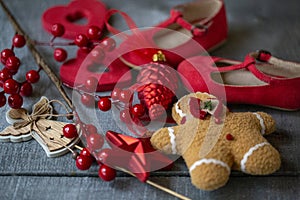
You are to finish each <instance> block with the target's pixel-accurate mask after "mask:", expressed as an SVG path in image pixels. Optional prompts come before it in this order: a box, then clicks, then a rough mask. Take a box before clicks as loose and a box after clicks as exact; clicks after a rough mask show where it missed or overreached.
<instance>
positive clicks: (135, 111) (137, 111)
mask: <svg viewBox="0 0 300 200" xmlns="http://www.w3.org/2000/svg"><path fill="white" fill-rule="evenodd" d="M130 111H131V114H132V115H133V116H134V117H138V118H139V117H142V116H143V115H144V114H145V108H144V106H142V105H141V104H135V105H134V106H133V107H132V108H131V109H130Z"/></svg>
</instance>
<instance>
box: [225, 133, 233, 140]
mask: <svg viewBox="0 0 300 200" xmlns="http://www.w3.org/2000/svg"><path fill="white" fill-rule="evenodd" d="M226 140H229V141H231V140H234V137H233V136H232V135H231V134H227V135H226Z"/></svg>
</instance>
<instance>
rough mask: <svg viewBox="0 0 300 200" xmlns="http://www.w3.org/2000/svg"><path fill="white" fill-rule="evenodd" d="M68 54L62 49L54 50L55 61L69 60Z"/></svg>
mask: <svg viewBox="0 0 300 200" xmlns="http://www.w3.org/2000/svg"><path fill="white" fill-rule="evenodd" d="M67 57H68V53H67V51H66V50H64V49H62V48H56V49H54V59H55V60H56V61H58V62H63V61H65V60H66V59H67Z"/></svg>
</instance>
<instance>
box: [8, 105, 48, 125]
mask: <svg viewBox="0 0 300 200" xmlns="http://www.w3.org/2000/svg"><path fill="white" fill-rule="evenodd" d="M12 112H19V113H20V114H21V115H20V117H21V119H22V120H21V121H18V122H15V123H14V124H13V127H14V128H15V129H20V128H23V127H26V126H28V125H30V127H31V128H32V126H33V125H34V124H35V123H36V122H37V121H38V120H39V119H46V118H51V117H52V107H51V105H50V103H49V101H48V100H47V99H42V100H41V101H40V102H38V103H37V104H36V105H35V106H34V109H33V111H32V113H31V115H29V114H27V111H26V110H25V109H17V110H15V111H14V110H12V111H11V112H10V114H12Z"/></svg>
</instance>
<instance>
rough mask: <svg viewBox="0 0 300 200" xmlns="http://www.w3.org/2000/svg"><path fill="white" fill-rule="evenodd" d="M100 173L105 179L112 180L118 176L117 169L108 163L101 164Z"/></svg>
mask: <svg viewBox="0 0 300 200" xmlns="http://www.w3.org/2000/svg"><path fill="white" fill-rule="evenodd" d="M98 175H99V177H100V178H101V179H102V180H104V181H112V180H114V179H115V178H116V170H115V169H113V168H111V167H109V166H107V165H101V166H100V168H99V172H98Z"/></svg>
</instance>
